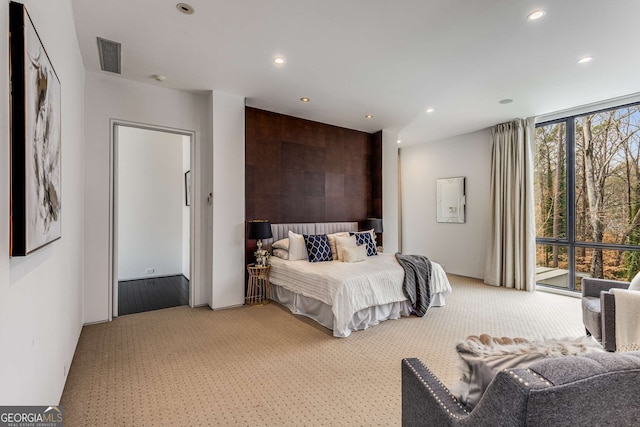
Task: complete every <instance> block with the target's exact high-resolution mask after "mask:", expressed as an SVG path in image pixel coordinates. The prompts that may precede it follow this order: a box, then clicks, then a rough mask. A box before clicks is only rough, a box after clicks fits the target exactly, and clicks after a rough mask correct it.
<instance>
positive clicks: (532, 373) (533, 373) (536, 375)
mask: <svg viewBox="0 0 640 427" xmlns="http://www.w3.org/2000/svg"><path fill="white" fill-rule="evenodd" d="M527 372H529V373H530V374H531V375H533V376H534V377H536V378H539V379H540V381H542V382H543V383H545V384H546V385H548V386H552V385H553V384H551V383H550V382H549V381H548V380H547V379H546V378H543V377H542V376H541V375H539V374H538V373H536V372H533V371H532V370H531V369H527Z"/></svg>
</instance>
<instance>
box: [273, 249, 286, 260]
mask: <svg viewBox="0 0 640 427" xmlns="http://www.w3.org/2000/svg"><path fill="white" fill-rule="evenodd" d="M273 256H275V257H278V258H282V259H289V251H285V250H284V249H274V250H273Z"/></svg>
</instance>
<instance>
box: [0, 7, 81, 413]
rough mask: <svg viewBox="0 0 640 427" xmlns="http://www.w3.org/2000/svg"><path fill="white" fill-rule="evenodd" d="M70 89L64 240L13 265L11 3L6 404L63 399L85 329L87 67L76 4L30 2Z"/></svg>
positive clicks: (0, 195) (0, 212)
mask: <svg viewBox="0 0 640 427" xmlns="http://www.w3.org/2000/svg"><path fill="white" fill-rule="evenodd" d="M23 3H24V4H25V5H26V7H27V10H28V11H29V14H30V15H31V19H32V20H33V22H34V24H35V26H36V29H37V30H38V33H39V35H40V37H41V39H42V41H43V43H44V45H45V48H46V50H47V53H48V55H49V58H50V59H51V62H52V63H53V66H54V67H55V70H56V73H57V74H58V77H59V78H60V82H61V84H62V194H61V203H62V216H61V221H62V239H60V240H58V241H56V242H54V243H53V244H51V245H49V246H47V247H45V248H43V249H41V250H39V251H37V252H35V253H34V254H32V255H30V256H28V257H20V258H12V259H11V260H9V248H8V244H7V242H8V241H9V228H8V224H9V218H8V212H9V147H8V140H9V123H8V117H9V88H8V82H9V78H8V75H7V74H8V65H7V60H6V59H7V58H8V57H9V51H8V37H7V35H8V34H9V10H8V2H6V1H5V2H3V5H2V7H1V8H0V34H3V37H2V38H0V57H1V58H3V60H2V66H0V82H2V83H1V84H0V242H1V243H0V343H2V345H1V348H2V351H0V382H1V384H2V386H1V387H0V405H51V404H57V403H58V402H59V400H60V396H61V395H62V390H63V387H64V382H65V378H66V373H67V371H68V368H69V365H70V364H71V360H72V358H73V353H74V351H75V347H76V344H77V342H78V337H79V335H80V330H81V328H82V282H83V229H84V223H85V222H84V216H83V181H84V179H83V154H84V148H83V147H84V79H85V75H84V67H83V64H82V59H81V57H80V52H79V49H78V41H77V39H76V34H75V26H74V22H73V13H72V10H71V1H70V0H49V1H35V0H23Z"/></svg>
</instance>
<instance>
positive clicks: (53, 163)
mask: <svg viewBox="0 0 640 427" xmlns="http://www.w3.org/2000/svg"><path fill="white" fill-rule="evenodd" d="M9 7H10V9H9V10H10V18H9V19H10V58H9V62H10V66H9V67H10V73H11V224H10V225H11V242H10V254H11V256H25V255H28V254H30V253H31V252H33V251H35V250H37V249H39V248H41V247H43V246H45V245H47V244H49V243H51V242H53V241H55V240H57V239H59V238H60V237H61V235H62V232H61V231H62V230H61V213H62V200H61V195H62V193H61V184H62V177H61V168H62V151H61V150H62V145H61V85H60V80H59V79H58V76H57V74H56V72H55V70H54V68H53V65H52V64H51V60H50V59H49V56H48V55H47V52H46V51H45V49H44V45H43V44H42V41H41V40H40V37H39V36H38V33H37V31H36V29H35V26H34V25H33V22H32V21H31V18H30V17H29V14H28V13H27V10H26V8H25V7H24V5H22V4H20V3H16V2H11V3H10V6H9Z"/></svg>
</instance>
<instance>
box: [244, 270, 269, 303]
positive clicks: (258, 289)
mask: <svg viewBox="0 0 640 427" xmlns="http://www.w3.org/2000/svg"><path fill="white" fill-rule="evenodd" d="M247 271H249V282H248V283H247V296H246V298H245V302H246V303H247V304H249V305H257V304H260V305H261V304H268V303H269V302H270V301H269V296H270V295H269V294H270V292H271V283H270V282H269V271H271V266H270V265H268V266H266V267H260V266H256V265H255V264H249V265H247Z"/></svg>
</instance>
